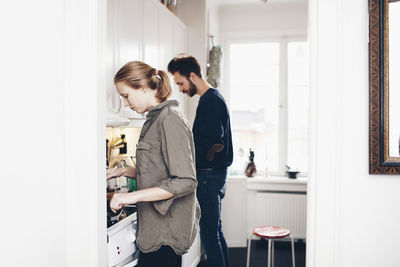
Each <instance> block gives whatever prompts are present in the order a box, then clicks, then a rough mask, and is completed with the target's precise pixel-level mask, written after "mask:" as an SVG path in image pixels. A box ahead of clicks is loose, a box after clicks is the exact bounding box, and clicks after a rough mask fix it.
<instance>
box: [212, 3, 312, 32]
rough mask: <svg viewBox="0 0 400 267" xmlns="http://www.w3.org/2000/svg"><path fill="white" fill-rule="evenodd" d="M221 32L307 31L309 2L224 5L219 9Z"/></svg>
mask: <svg viewBox="0 0 400 267" xmlns="http://www.w3.org/2000/svg"><path fill="white" fill-rule="evenodd" d="M219 28H220V31H221V32H223V33H224V32H245V31H274V32H277V33H279V34H285V33H286V31H289V30H301V31H302V32H303V33H304V34H306V33H307V3H267V4H263V3H257V4H247V5H230V6H222V7H221V8H220V9H219Z"/></svg>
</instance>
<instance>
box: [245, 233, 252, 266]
mask: <svg viewBox="0 0 400 267" xmlns="http://www.w3.org/2000/svg"><path fill="white" fill-rule="evenodd" d="M252 237H253V234H251V235H250V236H249V239H248V241H247V263H246V267H249V266H250V248H251V238H252Z"/></svg>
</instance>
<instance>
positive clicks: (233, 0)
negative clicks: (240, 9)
mask: <svg viewBox="0 0 400 267" xmlns="http://www.w3.org/2000/svg"><path fill="white" fill-rule="evenodd" d="M209 1H211V2H214V3H215V4H216V5H219V6H222V5H235V4H254V3H262V0H209ZM305 2H307V0H267V3H305Z"/></svg>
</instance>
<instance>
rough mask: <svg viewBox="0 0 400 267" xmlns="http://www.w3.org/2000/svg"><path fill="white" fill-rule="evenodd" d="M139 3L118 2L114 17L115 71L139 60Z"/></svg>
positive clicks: (126, 0) (121, 0)
mask: <svg viewBox="0 0 400 267" xmlns="http://www.w3.org/2000/svg"><path fill="white" fill-rule="evenodd" d="M140 15H141V14H140V1H139V0H118V1H117V16H116V29H117V36H116V37H117V38H116V46H115V47H116V53H115V54H116V57H115V58H116V61H115V64H116V69H117V70H118V69H119V68H121V67H122V65H124V64H125V63H127V62H129V61H133V60H140V59H141V57H140Z"/></svg>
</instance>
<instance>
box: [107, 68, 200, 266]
mask: <svg viewBox="0 0 400 267" xmlns="http://www.w3.org/2000/svg"><path fill="white" fill-rule="evenodd" d="M114 83H115V85H116V87H117V91H118V93H119V94H120V95H121V96H122V98H123V99H124V103H125V105H126V106H128V107H130V108H131V109H132V110H134V111H136V112H137V113H140V114H142V113H144V112H147V111H148V114H147V117H146V118H147V119H146V122H145V123H144V125H143V128H142V131H141V133H140V138H139V142H138V144H137V145H136V149H137V150H136V168H119V169H116V170H115V171H114V172H113V173H111V171H110V173H108V174H107V179H109V178H113V177H118V176H121V175H124V176H128V177H135V178H136V181H137V189H138V190H137V191H134V192H131V193H118V194H115V195H114V196H113V198H112V199H111V202H110V207H111V209H112V210H113V211H116V210H118V209H120V208H122V207H123V206H124V205H126V204H137V209H138V235H137V245H138V247H139V249H140V254H139V266H140V267H145V266H146V267H147V266H149V267H155V266H160V267H161V266H165V267H169V266H171V267H172V266H180V263H181V260H182V259H181V255H182V254H184V253H185V252H187V250H188V249H189V248H190V246H191V244H192V243H193V241H194V238H195V236H196V233H197V228H198V221H199V217H200V208H199V206H198V203H197V200H196V193H195V189H196V187H197V180H196V176H195V167H194V144H193V137H192V133H191V131H190V128H189V125H188V123H187V122H186V120H185V119H184V118H183V116H182V114H181V113H180V112H179V111H178V109H177V107H178V102H177V101H175V100H167V99H168V97H169V96H170V95H171V84H170V81H169V78H168V75H167V73H166V72H164V71H161V70H159V71H157V70H156V69H154V68H152V67H151V66H149V65H147V64H145V63H143V62H139V61H133V62H129V63H127V64H126V65H124V66H123V67H122V68H121V69H120V70H119V71H118V72H117V74H116V75H115V77H114Z"/></svg>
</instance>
